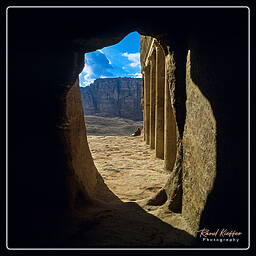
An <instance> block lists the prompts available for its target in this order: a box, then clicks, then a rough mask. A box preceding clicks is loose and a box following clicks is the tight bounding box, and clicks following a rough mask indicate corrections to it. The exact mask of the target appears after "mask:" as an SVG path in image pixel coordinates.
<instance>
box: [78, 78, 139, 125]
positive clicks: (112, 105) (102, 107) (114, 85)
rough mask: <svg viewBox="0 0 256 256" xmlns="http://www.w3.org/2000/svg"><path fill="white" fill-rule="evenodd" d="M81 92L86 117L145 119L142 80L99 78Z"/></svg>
mask: <svg viewBox="0 0 256 256" xmlns="http://www.w3.org/2000/svg"><path fill="white" fill-rule="evenodd" d="M80 90H81V96H82V101H83V108H84V112H85V115H98V116H105V117H122V118H127V119H132V120H142V119H143V114H142V106H141V103H140V102H141V93H142V80H141V78H130V77H123V78H99V79H96V80H95V81H94V83H93V84H91V85H90V86H87V87H84V88H80Z"/></svg>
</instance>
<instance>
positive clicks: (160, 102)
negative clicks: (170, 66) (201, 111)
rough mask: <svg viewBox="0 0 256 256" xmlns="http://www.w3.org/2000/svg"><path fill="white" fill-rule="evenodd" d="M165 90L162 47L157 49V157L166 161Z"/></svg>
mask: <svg viewBox="0 0 256 256" xmlns="http://www.w3.org/2000/svg"><path fill="white" fill-rule="evenodd" d="M164 90H165V56H164V53H163V50H162V49H161V48H160V46H157V47H156V114H155V115H156V116H155V122H156V123H155V149H156V157H158V158H161V159H164V100H165V96H164Z"/></svg>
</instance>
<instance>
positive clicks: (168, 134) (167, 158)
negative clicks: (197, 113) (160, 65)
mask: <svg viewBox="0 0 256 256" xmlns="http://www.w3.org/2000/svg"><path fill="white" fill-rule="evenodd" d="M165 72H166V70H165ZM176 143H177V142H176V123H175V117H174V113H173V109H172V105H171V97H170V89H169V84H168V80H167V74H166V75H165V104H164V167H165V169H167V170H170V171H172V169H173V166H174V163H175V159H176V151H177V147H176Z"/></svg>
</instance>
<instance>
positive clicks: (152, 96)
mask: <svg viewBox="0 0 256 256" xmlns="http://www.w3.org/2000/svg"><path fill="white" fill-rule="evenodd" d="M155 91H156V51H155V49H154V50H153V52H152V54H151V56H150V133H149V134H150V138H149V143H150V148H151V149H154V148H155V107H156V92H155Z"/></svg>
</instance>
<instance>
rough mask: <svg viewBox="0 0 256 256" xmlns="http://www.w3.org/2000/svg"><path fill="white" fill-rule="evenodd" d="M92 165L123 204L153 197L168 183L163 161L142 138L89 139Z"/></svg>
mask: <svg viewBox="0 0 256 256" xmlns="http://www.w3.org/2000/svg"><path fill="white" fill-rule="evenodd" d="M88 142H89V147H90V150H91V152H92V156H93V159H94V163H95V165H96V167H97V169H98V170H99V172H100V173H101V175H102V176H103V178H104V181H105V183H106V184H107V186H108V187H109V188H110V189H111V190H112V191H113V192H114V193H115V194H116V195H117V196H118V197H119V198H120V199H122V200H123V201H124V202H128V201H136V200H140V199H144V198H148V197H150V196H152V195H153V194H154V193H155V192H157V191H158V190H159V189H160V188H161V187H162V186H163V185H164V184H165V182H166V181H167V176H168V175H167V173H166V172H165V171H164V170H163V160H161V159H157V158H155V151H154V150H151V149H150V148H149V146H148V145H146V144H145V142H144V141H143V136H138V137H133V136H92V135H90V136H88Z"/></svg>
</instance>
